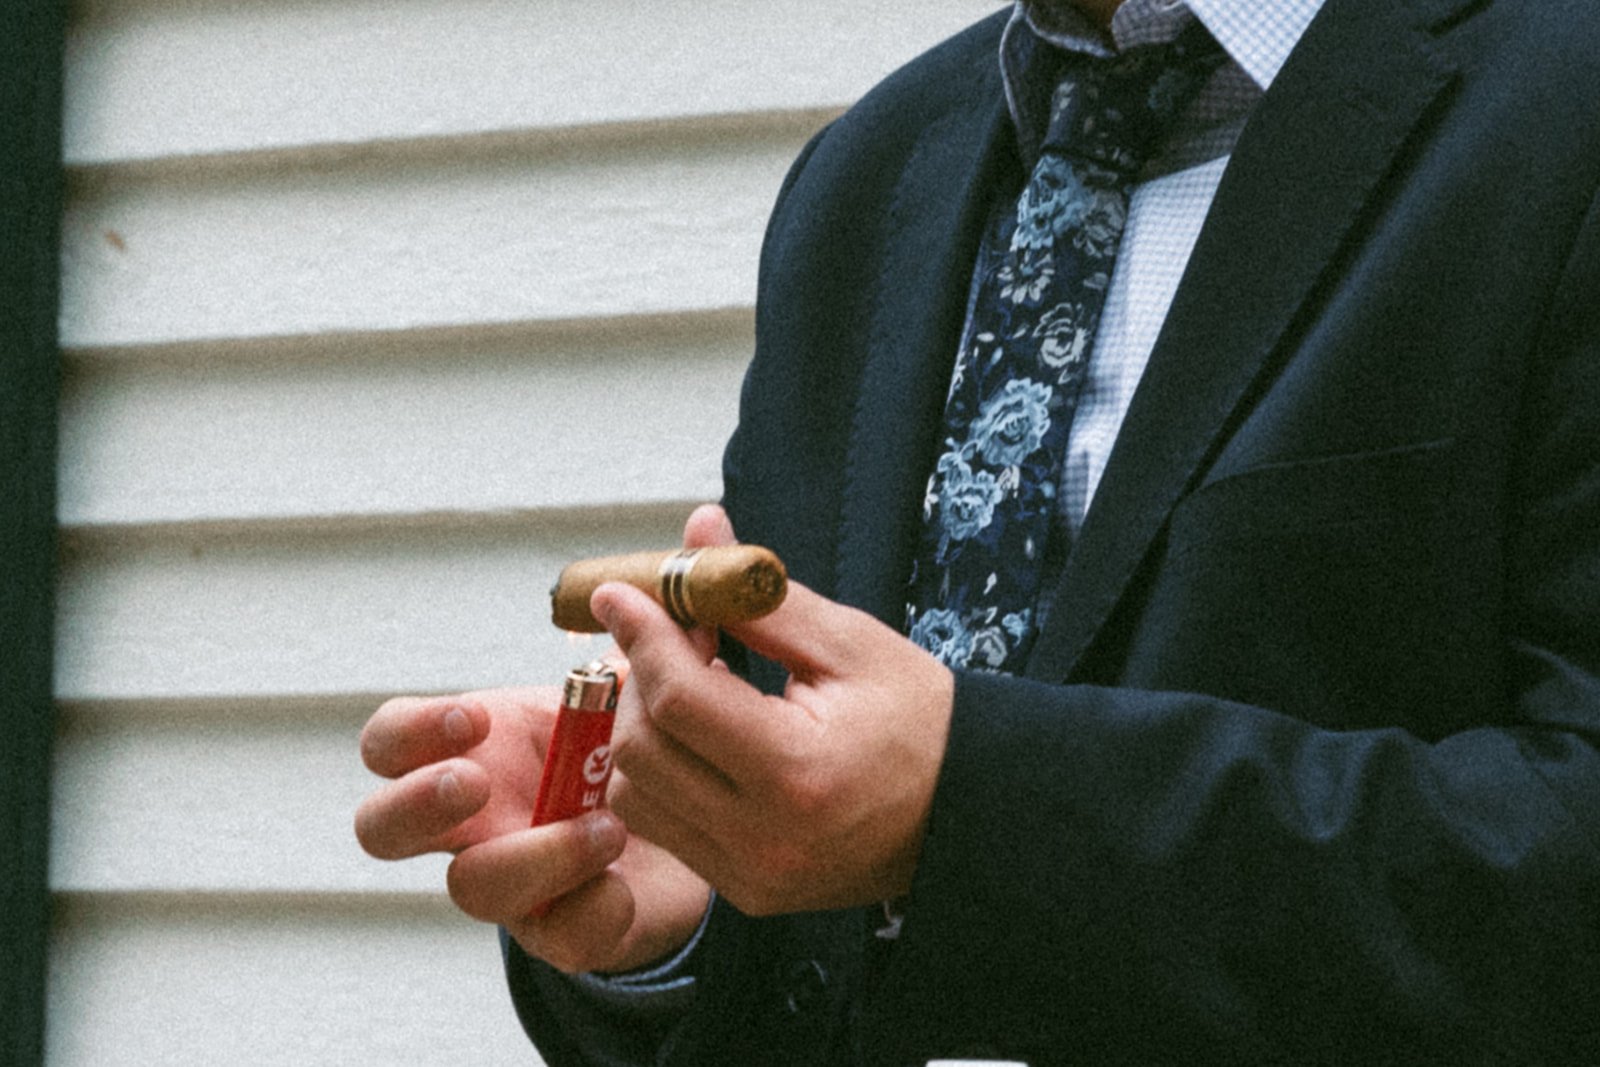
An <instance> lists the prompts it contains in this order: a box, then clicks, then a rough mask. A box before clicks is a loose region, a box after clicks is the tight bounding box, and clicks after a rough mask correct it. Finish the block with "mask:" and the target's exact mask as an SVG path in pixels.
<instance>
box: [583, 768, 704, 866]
mask: <svg viewBox="0 0 1600 1067" xmlns="http://www.w3.org/2000/svg"><path fill="white" fill-rule="evenodd" d="M613 782H614V788H613V790H612V793H611V798H610V803H611V806H612V810H613V811H615V812H616V813H617V814H618V815H619V816H621V817H622V820H623V822H625V823H626V824H627V826H628V831H629V832H630V833H633V834H635V835H637V836H638V837H640V838H642V839H643V840H645V841H647V842H649V843H650V844H652V845H654V846H656V847H657V848H660V849H663V850H665V851H666V852H669V853H671V854H672V855H673V856H674V857H676V858H677V859H678V861H679V862H681V863H682V864H684V865H685V866H687V867H688V868H690V869H691V870H693V871H694V872H695V873H696V874H698V875H699V876H700V877H702V878H704V879H705V880H706V881H707V882H710V883H711V884H712V885H717V884H719V883H720V882H722V881H723V880H724V876H725V875H727V874H728V873H729V870H730V867H731V863H730V861H729V860H728V858H727V856H728V852H727V850H726V849H725V848H723V847H722V845H721V844H719V843H718V842H717V840H716V839H715V838H714V837H713V835H712V834H711V833H710V832H709V831H707V830H705V829H702V828H701V827H700V826H699V825H698V824H697V823H696V822H695V821H694V820H693V819H687V818H682V817H680V813H679V812H677V811H675V810H674V809H675V807H676V805H675V804H674V803H673V798H672V797H670V796H659V795H653V794H652V793H651V792H650V791H649V790H648V789H645V788H642V787H641V786H640V785H639V784H638V783H636V782H633V781H632V780H630V779H628V778H627V777H626V776H624V775H620V774H618V775H616V776H615V777H614V778H613ZM719 824H720V825H724V826H726V825H729V823H728V822H726V821H723V822H721V823H719Z"/></svg>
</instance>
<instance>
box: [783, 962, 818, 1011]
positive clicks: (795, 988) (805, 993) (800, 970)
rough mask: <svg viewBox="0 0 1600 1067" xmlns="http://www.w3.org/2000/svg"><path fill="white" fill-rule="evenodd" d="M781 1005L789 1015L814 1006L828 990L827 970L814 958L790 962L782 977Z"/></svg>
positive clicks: (808, 1009)
mask: <svg viewBox="0 0 1600 1067" xmlns="http://www.w3.org/2000/svg"><path fill="white" fill-rule="evenodd" d="M782 988H783V1007H784V1010H785V1011H787V1012H788V1013H789V1014H790V1015H802V1014H804V1013H806V1012H808V1011H810V1010H811V1009H812V1008H815V1007H816V1006H817V1005H818V1004H820V1003H821V1002H822V1000H823V995H824V994H825V993H827V991H828V971H827V969H826V968H825V967H823V966H822V964H821V963H819V962H817V961H816V960H800V961H798V962H796V963H793V964H790V966H789V969H788V970H787V971H786V972H785V973H784V979H783V986H782Z"/></svg>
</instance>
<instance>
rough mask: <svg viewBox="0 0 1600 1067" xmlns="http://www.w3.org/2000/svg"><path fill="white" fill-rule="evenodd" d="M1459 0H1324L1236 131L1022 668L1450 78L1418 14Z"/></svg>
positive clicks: (1198, 437)
mask: <svg viewBox="0 0 1600 1067" xmlns="http://www.w3.org/2000/svg"><path fill="white" fill-rule="evenodd" d="M1466 3H1467V0H1429V2H1427V3H1415V4H1409V5H1407V4H1403V3H1398V2H1397V0H1328V3H1327V6H1326V7H1324V8H1323V10H1322V11H1321V12H1320V13H1319V15H1318V16H1317V18H1316V19H1315V20H1314V21H1313V23H1312V25H1311V27H1310V28H1309V29H1308V30H1307V31H1306V35H1305V37H1304V38H1303V39H1302V40H1301V42H1300V44H1299V46H1298V47H1297V48H1296V50H1295V52H1294V53H1293V55H1291V57H1290V59H1289V61H1288V63H1286V64H1285V66H1284V68H1283V70H1282V71H1281V72H1280V74H1279V75H1278V77H1277V79H1276V80H1275V82H1274V84H1273V87H1272V89H1271V91H1270V92H1268V94H1267V95H1266V96H1265V97H1264V98H1263V99H1262V101H1261V103H1260V105H1259V106H1258V108H1257V110H1256V113H1255V114H1254V115H1253V116H1252V117H1251V120H1250V122H1249V124H1248V125H1247V126H1246V128H1245V130H1244V132H1243V134H1242V135H1241V137H1240V140H1239V143H1238V146H1237V147H1236V149H1235V152H1234V155H1233V158H1232V160H1231V162H1230V163H1229V166H1228V170H1227V173H1226V174H1225V176H1224V178H1223V181H1222V185H1221V187H1220V188H1219V189H1218V191H1217V196H1216V200H1215V201H1214V203H1213V205H1212V209H1211V212H1210V214H1209V215H1208V217H1207V220H1206V224H1205V227H1204V228H1203V230H1202V232H1201V234H1200V238H1199V241H1198V242H1197V244H1196V247H1195V250H1194V253H1193V255H1192V257H1191V259H1190V262H1189V265H1188V268H1187V271H1186V273H1185V275H1184V279H1183V282H1182V283H1181V284H1180V286H1179V288H1178V292H1177V295H1176V296H1175V298H1174V300H1173V304H1172V307H1171V309H1170V311H1169V312H1168V316H1167V320H1166V322H1165V324H1164V326H1163V328H1162V332H1161V335H1160V337H1159V339H1158V340H1157V342H1156V346H1155V349H1154V351H1153V353H1152V354H1151V358H1150V363H1149V366H1148V369H1147V371H1146V373H1145V377H1144V379H1143V381H1142V382H1141V383H1140V386H1139V389H1138V392H1137V393H1136V394H1135V397H1134V400H1133V404H1132V407H1131V409H1130V411H1129V413H1128V417H1127V420H1126V422H1125V423H1124V426H1123V429H1122V431H1121V433H1120V435H1119V437H1118V440H1117V443H1116V446H1115V449H1114V450H1113V452H1112V455H1111V458H1110V461H1109V464H1108V466H1107V469H1106V472H1105V475H1104V477H1103V479H1102V481H1101V485H1100V488H1099V489H1098V491H1097V493H1096V496H1095V500H1094V503H1093V506H1092V507H1091V509H1090V511H1089V514H1088V516H1087V518H1086V521H1085V523H1084V526H1083V529H1082V531H1081V533H1080V536H1079V539H1078V542H1077V543H1076V544H1075V545H1074V546H1073V550H1072V554H1071V556H1070V558H1069V559H1068V561H1067V565H1066V569H1065V572H1064V574H1063V576H1062V580H1061V584H1060V586H1059V590H1058V594H1057V600H1056V608H1055V610H1054V611H1053V612H1052V613H1051V615H1050V619H1049V621H1048V623H1047V624H1046V628H1045V630H1044V632H1043V633H1042V634H1041V635H1040V638H1039V641H1038V644H1037V645H1036V646H1035V650H1034V654H1033V656H1032V658H1031V660H1030V662H1029V665H1028V669H1027V672H1026V673H1027V674H1028V675H1029V676H1030V677H1036V678H1041V679H1046V680H1052V681H1059V680H1061V679H1063V678H1068V677H1069V676H1071V674H1072V672H1073V670H1074V668H1075V667H1077V666H1079V665H1080V664H1081V663H1082V660H1083V657H1084V654H1085V652H1086V651H1087V650H1088V648H1089V647H1090V645H1091V644H1092V642H1093V641H1094V639H1095V637H1096V635H1097V634H1098V633H1099V632H1100V631H1101V630H1102V628H1103V627H1104V626H1105V625H1106V623H1107V622H1108V620H1109V619H1110V617H1111V615H1112V612H1113V611H1114V609H1115V608H1116V606H1117V604H1118V602H1119V600H1120V599H1121V597H1122V596H1123V594H1124V593H1125V592H1126V590H1127V588H1128V586H1129V584H1130V582H1131V581H1132V579H1133V576H1134V574H1135V573H1136V571H1137V569H1138V567H1139V565H1140V562H1141V561H1142V560H1143V559H1144V557H1145V555H1146V553H1147V552H1148V551H1149V549H1150V547H1151V545H1152V544H1153V542H1154V541H1155V540H1156V538H1157V536H1158V534H1159V533H1160V531H1161V529H1162V527H1163V526H1164V524H1165V522H1166V519H1167V516H1168V514H1169V513H1170V511H1171V510H1172V508H1173V506H1174V504H1175V503H1176V502H1177V500H1178V499H1179V498H1180V497H1181V496H1182V494H1183V493H1184V492H1185V490H1186V489H1187V488H1188V487H1189V486H1191V485H1192V484H1193V482H1194V480H1195V479H1196V478H1197V477H1198V476H1199V474H1201V473H1202V472H1203V471H1204V468H1205V465H1206V464H1207V463H1208V462H1209V461H1210V459H1211V458H1212V457H1214V456H1215V454H1216V452H1217V450H1218V448H1219V447H1220V445H1221V444H1222V442H1223V441H1225V439H1226V434H1227V432H1228V430H1229V428H1230V427H1231V426H1233V425H1236V424H1237V416H1238V414H1239V412H1240V411H1241V410H1242V409H1243V407H1244V406H1245V405H1247V403H1248V398H1249V397H1250V396H1251V395H1252V393H1253V392H1254V391H1255V389H1254V387H1256V386H1257V383H1260V382H1262V381H1263V380H1264V379H1265V378H1266V377H1267V376H1268V375H1270V374H1271V373H1273V371H1274V369H1275V368H1276V367H1277V366H1279V365H1280V364H1281V362H1282V360H1283V359H1285V358H1286V357H1287V349H1288V348H1289V347H1290V344H1291V340H1292V337H1293V336H1294V334H1295V332H1296V320H1297V318H1298V317H1299V316H1300V313H1301V311H1302V309H1303V308H1305V307H1306V306H1307V304H1308V301H1310V299H1311V297H1312V295H1313V294H1314V292H1315V291H1316V289H1317V286H1318V283H1319V280H1321V279H1322V278H1323V277H1324V275H1325V274H1326V273H1327V272H1329V271H1330V270H1331V269H1332V268H1331V266H1330V264H1332V263H1334V262H1336V261H1337V259H1338V255H1339V250H1340V247H1341V245H1342V244H1343V243H1344V242H1345V241H1346V240H1349V239H1352V234H1353V231H1354V230H1356V229H1357V228H1358V220H1359V218H1360V216H1361V214H1362V211H1363V209H1364V208H1365V207H1367V206H1368V205H1369V204H1371V202H1372V200H1373V198H1374V196H1375V194H1376V193H1377V191H1378V190H1379V188H1380V185H1381V182H1382V180H1383V178H1384V177H1385V175H1386V174H1387V173H1389V172H1390V171H1391V169H1392V168H1393V166H1394V163H1395V158H1396V155H1397V153H1399V151H1400V149H1401V147H1402V146H1403V145H1404V144H1405V143H1406V141H1407V139H1408V138H1409V136H1410V135H1411V134H1412V131H1413V130H1414V129H1415V127H1416V126H1417V125H1418V123H1419V122H1420V121H1421V120H1422V118H1423V116H1424V115H1425V114H1426V112H1427V110H1428V106H1429V104H1430V103H1431V102H1432V101H1433V100H1435V99H1436V98H1437V97H1438V95H1439V94H1440V92H1441V90H1442V89H1443V88H1444V87H1445V86H1446V85H1447V84H1448V83H1449V82H1450V80H1451V73H1452V72H1451V70H1450V68H1449V66H1448V64H1446V63H1445V62H1444V61H1443V60H1442V58H1441V57H1440V55H1439V54H1438V52H1437V51H1436V49H1435V47H1434V45H1435V42H1434V41H1433V38H1432V34H1431V31H1430V30H1429V25H1430V24H1431V25H1442V24H1443V23H1444V22H1445V21H1446V20H1448V19H1449V18H1450V17H1451V16H1452V14H1453V13H1454V12H1456V11H1457V10H1459V9H1461V8H1463V7H1464V6H1465V5H1466Z"/></svg>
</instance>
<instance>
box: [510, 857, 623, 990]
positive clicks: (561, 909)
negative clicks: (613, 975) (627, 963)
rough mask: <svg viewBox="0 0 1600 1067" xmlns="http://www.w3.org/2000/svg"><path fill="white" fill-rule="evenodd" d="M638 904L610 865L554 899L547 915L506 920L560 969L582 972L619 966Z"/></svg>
mask: <svg viewBox="0 0 1600 1067" xmlns="http://www.w3.org/2000/svg"><path fill="white" fill-rule="evenodd" d="M635 907H636V905H635V898H634V895H633V890H632V889H630V888H629V886H628V883H627V881H626V880H625V879H624V878H623V877H622V876H621V875H620V874H618V873H616V872H615V871H611V870H606V871H601V872H600V874H599V875H598V876H596V877H594V878H591V879H589V880H588V881H587V882H585V883H583V884H582V885H580V886H578V887H577V888H576V889H574V890H572V891H571V892H569V893H567V894H565V895H563V896H562V897H560V898H559V899H557V900H556V901H554V902H553V903H552V904H551V906H550V909H549V911H548V912H546V913H545V914H544V915H542V916H530V917H523V918H520V919H514V920H511V921H509V922H507V923H505V924H504V925H505V927H506V929H507V930H508V931H509V932H510V933H511V936H512V937H514V938H516V939H517V942H518V943H519V944H521V945H522V947H523V949H524V950H526V951H528V952H530V953H532V954H533V955H535V956H538V957H539V958H540V959H542V960H544V961H545V962H546V963H548V964H550V965H551V966H552V967H554V968H555V969H556V970H558V971H562V972H564V973H566V974H577V973H579V972H580V971H594V970H601V969H611V968H613V967H614V966H615V961H616V956H617V951H618V948H619V946H620V945H621V944H622V940H623V938H624V937H626V936H627V934H628V929H629V928H630V927H631V926H632V925H633V917H634V912H635Z"/></svg>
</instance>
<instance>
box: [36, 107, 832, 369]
mask: <svg viewBox="0 0 1600 1067" xmlns="http://www.w3.org/2000/svg"><path fill="white" fill-rule="evenodd" d="M809 131H810V126H809V125H806V126H805V127H804V128H795V127H794V124H788V125H782V124H780V125H779V126H778V127H776V128H768V127H761V128H758V129H755V130H753V131H746V132H743V133H740V134H739V135H737V136H735V135H732V134H730V133H729V131H728V129H726V128H724V127H721V126H718V127H714V128H711V129H707V130H678V129H672V130H664V131H649V132H648V133H640V134H638V135H630V136H627V137H618V138H615V139H611V140H607V139H606V138H590V139H586V140H584V141H583V143H582V144H581V145H578V146H576V147H574V146H562V145H553V144H550V143H540V144H531V145H530V144H525V143H521V142H512V143H499V142H496V143H494V144H472V145H460V146H453V147H454V148H456V149H458V150H454V151H451V150H440V151H431V150H421V149H419V151H417V152H415V153H406V154H403V155H401V156H400V157H397V158H391V157H390V156H388V155H385V154H380V155H379V156H377V157H371V156H365V155H360V154H357V155H355V156H352V157H344V156H340V157H338V158H336V159H325V158H321V157H319V158H318V159H316V160H314V161H311V162H309V163H296V162H294V161H286V160H278V161H276V162H274V161H272V160H262V161H258V162H259V163H260V166H257V165H255V164H254V163H252V162H250V161H246V163H249V164H250V165H245V164H243V163H238V164H229V165H226V166H220V167H216V168H201V169H198V170H190V169H184V168H178V169H170V168H160V167H158V168H154V169H152V170H140V169H137V168H135V169H133V170H116V169H113V170H109V171H100V172H95V173H92V174H88V175H83V176H80V177H79V178H78V179H77V180H76V181H74V182H73V183H72V188H71V190H70V192H69V197H68V205H67V209H66V212H65V217H64V221H63V233H62V263H63V277H62V295H61V303H62V311H61V331H62V343H63V344H64V345H65V346H67V347H69V348H98V347H109V346H124V345H143V344H168V343H174V342H186V341H200V340H211V339H228V338H250V337H262V336H283V335H298V334H314V333H320V332H329V331H333V332H364V331H393V330H402V329H408V328H416V327H443V326H471V325H484V324H496V323H506V322H521V321H528V320H542V319H578V318H596V317H609V316H615V315H630V314H652V313H675V312H683V311H700V310H705V309H721V308H728V307H748V306H749V305H750V304H751V302H752V300H753V297H754V279H755V268H756V257H757V252H758V249H759V246H760V240H761V233H762V230H763V227H764V225H765V219H766V215H767V213H768V211H769V210H770V208H771V206H772V199H773V197H774V195H775V194H776V192H777V189H778V185H779V183H780V181H781V179H782V176H783V174H784V172H785V171H786V170H787V168H788V166H789V163H790V161H791V160H792V158H793V157H794V155H795V153H796V152H797V151H798V149H799V148H800V146H801V144H802V142H803V141H804V139H805V137H806V136H807V134H808V133H809ZM423 147H424V148H427V147H428V146H423ZM432 147H433V148H437V147H438V146H432Z"/></svg>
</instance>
